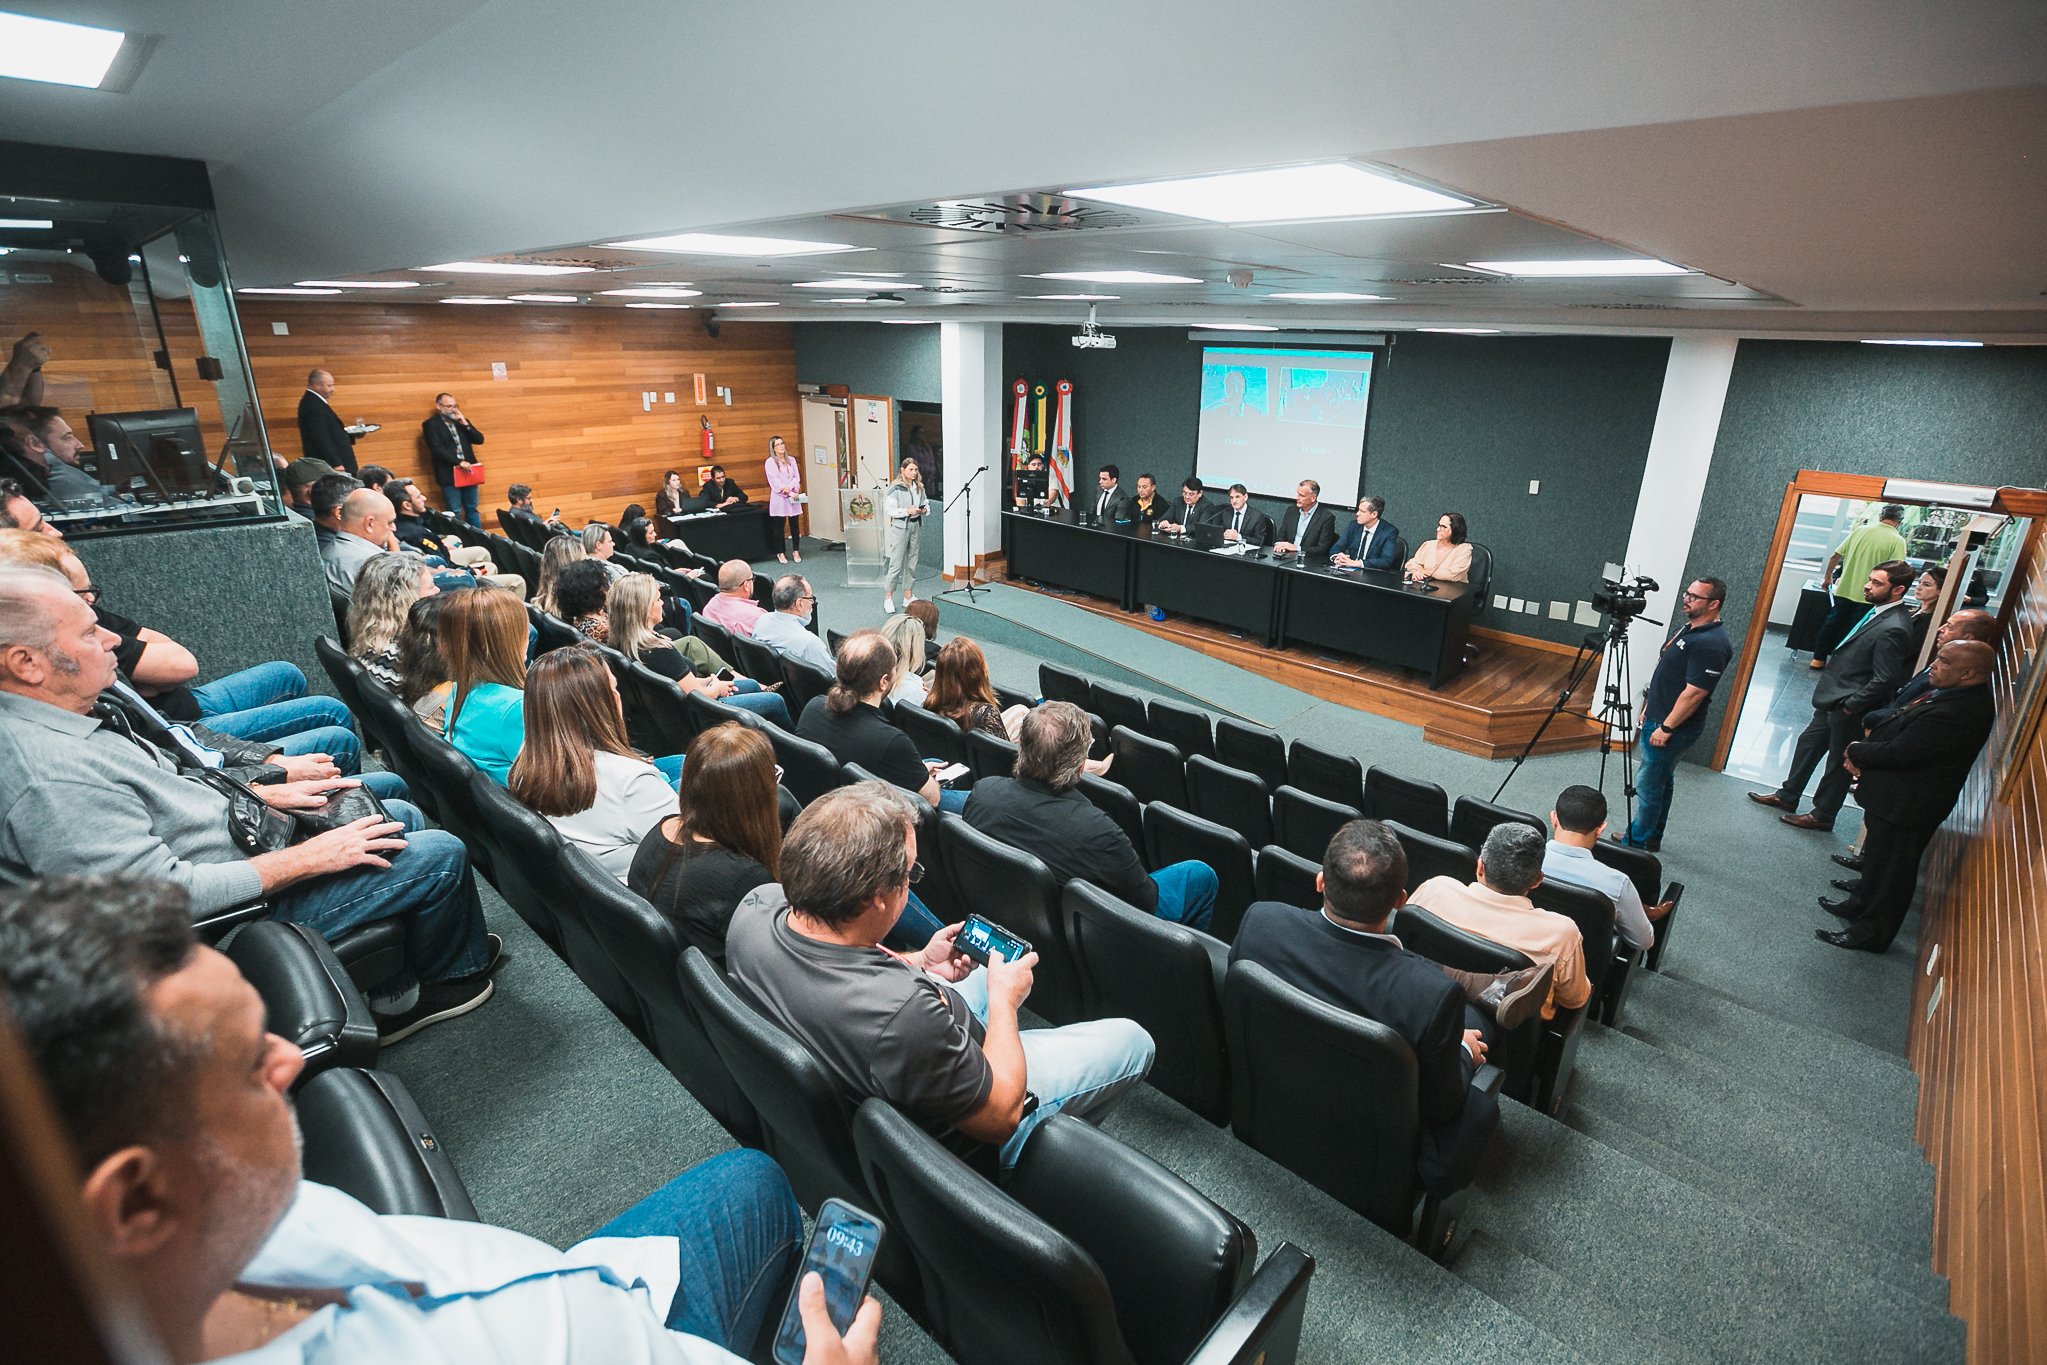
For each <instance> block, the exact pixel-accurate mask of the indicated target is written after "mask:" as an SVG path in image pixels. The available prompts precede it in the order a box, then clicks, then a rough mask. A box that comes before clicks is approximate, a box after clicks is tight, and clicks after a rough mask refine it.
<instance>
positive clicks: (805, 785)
mask: <svg viewBox="0 0 2047 1365" xmlns="http://www.w3.org/2000/svg"><path fill="white" fill-rule="evenodd" d="M762 728H763V729H764V730H765V731H766V733H767V736H768V743H770V744H772V745H774V746H775V762H777V763H779V764H781V765H782V785H783V786H785V787H787V788H788V789H789V790H790V791H792V792H794V793H796V799H797V800H798V801H801V802H802V803H803V804H804V805H806V806H807V805H809V804H810V803H811V802H813V801H815V800H817V798H818V797H820V796H823V795H824V794H825V793H826V792H828V791H832V790H834V789H836V788H837V787H838V786H839V783H840V778H839V760H838V759H837V758H836V757H834V756H833V754H832V751H831V750H830V749H827V748H825V747H824V745H822V744H816V743H813V742H811V741H810V740H807V739H804V738H802V737H801V736H798V735H792V734H790V733H789V732H788V731H787V730H784V729H783V728H782V727H781V726H779V725H768V726H764V727H762Z"/></svg>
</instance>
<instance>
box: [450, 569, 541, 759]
mask: <svg viewBox="0 0 2047 1365" xmlns="http://www.w3.org/2000/svg"><path fill="white" fill-rule="evenodd" d="M439 637H440V644H441V658H442V659H443V660H445V661H446V663H447V665H448V679H449V681H451V682H453V683H454V684H455V690H454V693H453V694H452V695H451V696H450V697H449V699H448V726H447V731H448V742H449V743H450V744H452V745H454V746H455V747H456V748H457V749H459V750H460V751H461V752H462V753H463V754H465V755H467V756H468V758H469V761H470V762H472V763H474V764H475V765H476V766H477V767H479V768H481V769H483V771H485V772H487V773H489V774H490V775H491V776H492V777H494V778H496V779H497V780H498V781H499V782H503V781H504V780H505V779H506V778H507V777H508V776H510V774H511V771H512V761H513V760H514V759H516V758H518V756H519V748H520V746H521V745H522V744H524V743H525V740H526V717H525V709H526V608H525V605H524V604H523V603H521V602H520V601H519V594H517V593H515V592H512V591H510V590H508V589H505V588H500V587H496V586H494V585H490V584H480V585H478V586H477V587H474V588H468V589H465V590H464V591H462V592H457V593H450V594H449V595H448V605H447V606H446V607H445V608H444V609H443V610H442V612H441V625H440V631H439Z"/></svg>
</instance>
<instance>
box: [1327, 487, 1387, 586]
mask: <svg viewBox="0 0 2047 1365" xmlns="http://www.w3.org/2000/svg"><path fill="white" fill-rule="evenodd" d="M1385 510H1386V499H1384V498H1382V497H1380V496H1379V495H1378V494H1376V493H1367V494H1365V496H1364V497H1362V498H1359V499H1358V515H1357V520H1355V521H1353V522H1352V523H1351V524H1350V525H1349V526H1346V527H1345V528H1344V530H1343V538H1342V539H1341V540H1338V541H1337V542H1336V549H1335V550H1334V551H1332V552H1331V553H1330V556H1329V562H1330V563H1331V564H1334V565H1335V566H1336V567H1337V568H1339V569H1397V568H1399V567H1400V528H1399V527H1398V526H1395V525H1394V524H1393V523H1392V522H1390V521H1388V520H1386V519H1385V518H1384V517H1383V516H1381V515H1380V514H1381V513H1382V512H1384V511H1385Z"/></svg>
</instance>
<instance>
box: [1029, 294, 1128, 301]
mask: <svg viewBox="0 0 2047 1365" xmlns="http://www.w3.org/2000/svg"><path fill="white" fill-rule="evenodd" d="M1017 297H1018V298H1025V299H1051V300H1052V301H1053V302H1055V303H1106V302H1108V301H1109V300H1111V299H1117V298H1121V297H1122V295H1120V294H1019V295H1018V296H1017Z"/></svg>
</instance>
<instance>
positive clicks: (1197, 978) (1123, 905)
mask: <svg viewBox="0 0 2047 1365" xmlns="http://www.w3.org/2000/svg"><path fill="white" fill-rule="evenodd" d="M1059 909H1060V913H1061V914H1062V916H1063V917H1064V919H1065V922H1066V933H1067V937H1068V938H1069V940H1070V941H1071V942H1072V944H1073V956H1074V961H1075V962H1076V963H1078V964H1079V967H1080V990H1081V1000H1082V1002H1083V1004H1084V1007H1085V1009H1086V1013H1087V1017H1088V1018H1090V1019H1135V1020H1136V1021H1137V1022H1138V1023H1139V1024H1142V1025H1143V1026H1144V1030H1145V1032H1147V1033H1149V1034H1150V1035H1151V1038H1152V1042H1153V1043H1154V1044H1155V1045H1156V1046H1157V1048H1158V1053H1157V1056H1156V1057H1154V1058H1153V1060H1152V1064H1151V1074H1150V1075H1148V1076H1147V1077H1146V1078H1145V1079H1146V1080H1147V1081H1149V1082H1150V1083H1151V1084H1152V1085H1153V1086H1154V1087H1155V1088H1157V1089H1158V1090H1160V1091H1161V1092H1163V1093H1164V1094H1166V1095H1169V1096H1171V1097H1172V1098H1173V1099H1175V1100H1178V1101H1179V1102H1180V1103H1181V1104H1184V1105H1186V1106H1187V1107H1188V1108H1189V1109H1192V1110H1193V1111H1194V1112H1195V1113H1197V1114H1199V1115H1201V1117H1203V1118H1205V1119H1207V1120H1208V1121H1209V1122H1210V1123H1213V1124H1216V1125H1217V1126H1221V1125H1223V1124H1226V1123H1228V1122H1229V1120H1230V1061H1229V1056H1228V1054H1227V1053H1226V1052H1225V1051H1224V1048H1223V1014H1222V977H1223V972H1224V970H1225V969H1227V968H1228V966H1229V946H1228V945H1227V944H1225V943H1223V942H1222V940H1220V939H1218V938H1215V937H1213V936H1211V935H1208V934H1204V933H1202V932H1201V931H1199V930H1197V929H1190V928H1188V927H1187V926H1186V925H1184V924H1175V923H1173V921H1171V920H1164V919H1160V918H1159V917H1158V916H1157V915H1147V914H1145V913H1144V912H1143V911H1142V910H1139V909H1137V908H1136V907H1134V906H1132V905H1131V904H1129V903H1128V902H1127V901H1124V900H1121V899H1119V898H1117V897H1115V896H1112V895H1110V894H1109V893H1108V892H1106V891H1104V890H1102V889H1101V888H1100V887H1098V886H1095V885H1093V884H1092V883H1090V882H1080V881H1073V882H1068V883H1067V884H1066V890H1065V891H1064V892H1063V893H1062V894H1061V896H1060V901H1059Z"/></svg>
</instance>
